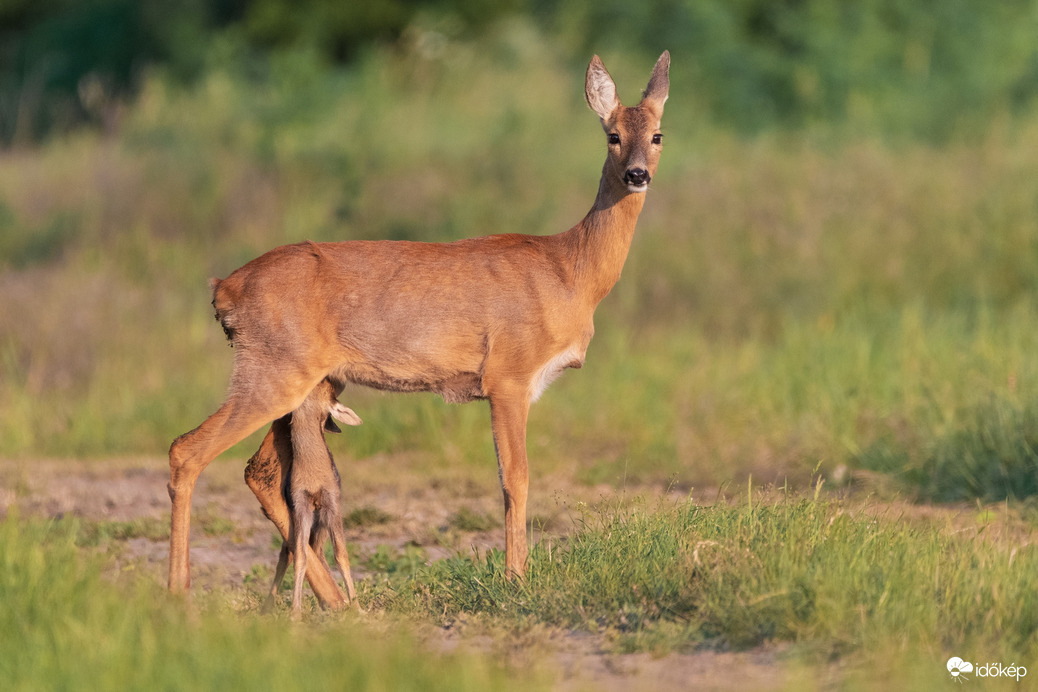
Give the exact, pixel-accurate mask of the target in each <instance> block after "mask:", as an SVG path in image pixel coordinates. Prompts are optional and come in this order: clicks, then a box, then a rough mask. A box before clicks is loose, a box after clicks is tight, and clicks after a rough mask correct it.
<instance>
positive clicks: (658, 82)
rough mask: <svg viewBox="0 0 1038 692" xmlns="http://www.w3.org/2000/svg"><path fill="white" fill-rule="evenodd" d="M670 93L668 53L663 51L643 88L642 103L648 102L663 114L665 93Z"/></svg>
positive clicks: (665, 99)
mask: <svg viewBox="0 0 1038 692" xmlns="http://www.w3.org/2000/svg"><path fill="white" fill-rule="evenodd" d="M669 91H670V51H669V50H665V51H663V55H661V56H660V59H659V60H657V61H656V67H654V68H652V77H650V78H649V85H648V86H647V87H645V92H644V93H643V94H642V101H643V102H644V101H648V102H649V103H650V104H651V105H652V106H654V107H655V108H656V110H658V111H660V112H661V113H662V112H663V104H664V103H666V101H667V92H669Z"/></svg>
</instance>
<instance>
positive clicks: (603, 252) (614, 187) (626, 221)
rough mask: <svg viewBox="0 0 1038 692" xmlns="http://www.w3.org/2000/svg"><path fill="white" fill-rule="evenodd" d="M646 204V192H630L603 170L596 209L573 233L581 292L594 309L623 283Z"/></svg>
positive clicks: (592, 210)
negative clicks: (629, 255)
mask: <svg viewBox="0 0 1038 692" xmlns="http://www.w3.org/2000/svg"><path fill="white" fill-rule="evenodd" d="M644 204H645V193H644V192H642V193H635V192H630V191H628V190H627V187H626V186H625V185H622V184H621V183H620V181H619V180H617V179H615V176H613V175H610V174H609V173H608V172H607V171H605V170H603V172H602V180H601V182H599V185H598V196H597V197H596V198H595V204H594V206H593V207H591V211H589V212H588V214H587V216H585V217H584V219H583V220H582V221H581V222H580V223H578V224H577V225H576V226H574V227H573V229H572V230H571V233H573V235H574V238H573V239H574V241H575V245H576V248H575V250H576V257H575V259H576V262H575V269H576V272H575V275H576V279H577V285H578V290H579V291H580V292H581V293H582V294H583V295H584V297H585V298H586V299H587V300H588V301H590V303H591V305H592V306H595V305H598V303H599V302H600V301H601V300H602V299H603V298H605V297H606V294H608V293H609V291H610V290H612V288H613V286H614V285H616V282H617V281H618V280H619V278H620V272H621V270H622V269H623V266H624V262H625V261H626V260H627V253H628V251H629V250H630V249H631V240H632V239H633V238H634V227H635V225H636V224H637V223H638V214H640V213H641V210H642V205H644Z"/></svg>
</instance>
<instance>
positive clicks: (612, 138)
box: [608, 132, 620, 144]
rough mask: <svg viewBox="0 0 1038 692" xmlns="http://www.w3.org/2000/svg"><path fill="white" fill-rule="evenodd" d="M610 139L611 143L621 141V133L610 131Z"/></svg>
mask: <svg viewBox="0 0 1038 692" xmlns="http://www.w3.org/2000/svg"><path fill="white" fill-rule="evenodd" d="M608 139H609V143H610V144H619V143H620V135H618V134H616V133H615V132H610V133H609V137H608Z"/></svg>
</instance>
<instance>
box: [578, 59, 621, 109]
mask: <svg viewBox="0 0 1038 692" xmlns="http://www.w3.org/2000/svg"><path fill="white" fill-rule="evenodd" d="M584 95H585V96H586V97H587V105H589V106H591V110H593V111H594V112H595V113H597V114H598V117H599V118H601V119H602V120H603V121H604V120H608V119H609V116H610V115H611V114H612V112H613V111H614V110H616V107H617V106H619V105H620V101H619V99H617V98H616V84H614V83H613V78H612V77H610V76H609V73H608V72H606V68H605V65H603V64H602V60H601V59H600V58H599V57H598V56H597V55H596V56H595V57H593V58H591V64H590V65H588V66H587V77H586V78H585V80H584Z"/></svg>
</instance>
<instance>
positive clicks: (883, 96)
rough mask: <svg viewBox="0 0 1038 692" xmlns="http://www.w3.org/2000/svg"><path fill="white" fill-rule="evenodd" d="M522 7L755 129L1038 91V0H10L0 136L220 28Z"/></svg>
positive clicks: (1, 31) (455, 15)
mask: <svg viewBox="0 0 1038 692" xmlns="http://www.w3.org/2000/svg"><path fill="white" fill-rule="evenodd" d="M516 16H519V17H524V18H526V19H527V21H529V22H531V23H532V24H533V25H534V26H536V27H538V28H539V30H541V31H543V32H545V33H546V34H547V35H549V36H550V37H552V39H553V40H554V41H555V42H556V43H557V45H558V46H559V54H560V55H561V56H562V57H563V58H564V59H569V60H572V61H574V62H578V61H579V62H583V61H584V60H586V59H587V57H588V55H590V54H591V53H592V52H600V53H609V52H617V51H624V52H633V53H636V54H644V56H645V58H646V59H647V60H649V59H652V58H654V57H655V56H656V55H658V53H659V52H660V51H661V50H662V49H663V48H669V49H670V50H671V51H672V53H674V54H675V65H677V66H679V69H677V70H675V74H674V75H673V78H672V79H673V81H674V82H676V83H678V84H681V85H682V86H684V87H686V88H687V90H688V93H690V94H693V95H694V97H693V98H694V100H695V101H696V103H697V106H696V108H697V111H698V113H699V114H701V115H702V116H703V117H704V118H706V119H708V120H709V121H711V122H713V123H716V124H719V125H721V126H725V127H730V128H732V129H735V130H737V131H739V132H744V133H753V132H758V131H761V130H762V129H766V128H770V127H782V128H802V127H810V126H812V125H816V124H830V125H831V124H834V123H835V124H839V125H843V126H845V127H848V128H850V129H851V130H854V129H855V128H856V127H857V126H859V125H860V126H861V127H862V128H871V129H872V130H877V129H878V130H879V131H880V132H885V133H890V134H897V135H905V134H907V135H911V136H917V137H924V138H928V139H934V140H941V139H946V138H948V137H950V136H952V135H955V134H959V133H961V132H962V131H964V130H968V129H969V128H971V127H974V128H975V127H976V126H978V125H982V124H983V123H986V122H988V121H989V120H990V119H991V118H992V117H994V116H998V115H1003V114H1014V113H1019V112H1022V111H1025V110H1028V109H1030V108H1031V107H1032V106H1033V104H1034V102H1035V96H1036V94H1038V41H1036V40H1035V38H1036V37H1038V0H1000V1H999V2H993V3H992V2H977V1H976V0H642V1H641V2H636V3H632V2H630V1H629V0H567V2H564V3H558V2H554V1H553V0H0V144H10V143H28V142H33V141H39V140H40V139H41V138H44V137H46V136H48V135H49V134H52V133H55V132H62V131H66V130H67V129H68V128H70V127H74V126H77V125H80V124H82V123H89V122H98V121H100V120H102V119H103V113H102V111H103V108H102V106H103V105H104V104H106V103H112V102H114V101H118V100H120V99H124V98H125V97H127V96H132V94H133V93H134V90H135V88H136V87H137V86H138V85H139V83H140V81H141V79H142V77H143V75H145V74H146V73H147V71H148V70H149V69H150V68H153V67H160V68H162V69H163V70H164V72H165V74H167V75H169V77H170V78H172V79H175V80H180V81H185V82H190V81H191V80H193V79H196V78H197V77H198V76H199V75H200V74H201V73H202V72H204V70H205V69H207V65H211V62H209V61H207V53H208V46H211V45H212V44H213V43H214V41H218V40H221V39H224V40H231V41H233V42H234V44H235V45H236V46H240V47H242V49H243V51H244V52H245V53H247V54H248V56H249V59H253V60H262V59H263V58H264V57H265V56H269V55H271V54H274V53H277V52H279V51H290V50H299V49H303V50H309V51H313V52H314V53H316V54H317V55H318V56H319V57H320V58H321V61H322V63H323V64H325V65H327V66H328V68H329V69H338V68H339V67H340V66H344V65H348V64H349V63H350V62H351V61H354V60H356V59H358V57H359V56H361V55H362V54H363V53H364V52H365V51H366V50H367V49H369V48H371V47H373V46H380V45H390V46H392V45H395V44H397V43H398V42H399V41H400V39H401V36H403V35H404V34H405V32H406V30H407V29H408V27H410V26H413V25H415V24H416V23H418V24H421V23H426V24H434V25H435V26H436V27H437V30H438V31H440V32H443V33H445V38H447V39H448V40H469V39H474V38H476V37H478V36H479V35H480V34H481V33H482V32H483V31H484V30H485V28H486V27H487V26H488V25H490V24H493V23H495V22H498V21H500V20H502V19H504V18H506V17H516Z"/></svg>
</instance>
